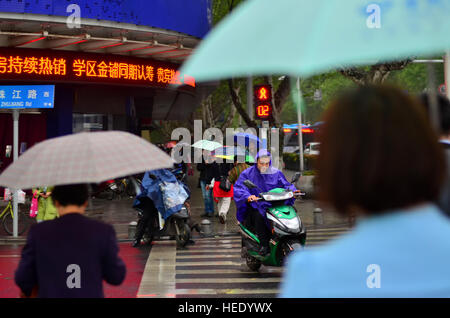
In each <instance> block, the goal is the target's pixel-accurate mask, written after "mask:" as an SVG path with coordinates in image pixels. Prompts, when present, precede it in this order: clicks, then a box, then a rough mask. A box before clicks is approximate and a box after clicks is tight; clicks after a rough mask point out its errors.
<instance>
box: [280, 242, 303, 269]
mask: <svg viewBox="0 0 450 318" xmlns="http://www.w3.org/2000/svg"><path fill="white" fill-rule="evenodd" d="M301 249H303V246H302V244H300V242H299V241H287V242H283V243H281V245H280V249H279V253H278V259H279V263H280V264H281V265H283V264H284V262H285V261H286V258H287V257H288V255H289V254H291V253H292V252H294V251H298V250H301Z"/></svg>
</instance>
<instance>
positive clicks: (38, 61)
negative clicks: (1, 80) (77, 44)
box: [0, 56, 66, 75]
mask: <svg viewBox="0 0 450 318" xmlns="http://www.w3.org/2000/svg"><path fill="white" fill-rule="evenodd" d="M2 73H15V74H22V73H23V74H44V75H66V60H65V59H63V58H61V59H56V58H53V59H50V58H48V57H46V58H44V57H41V58H37V57H25V58H22V57H21V56H9V57H6V56H0V74H2Z"/></svg>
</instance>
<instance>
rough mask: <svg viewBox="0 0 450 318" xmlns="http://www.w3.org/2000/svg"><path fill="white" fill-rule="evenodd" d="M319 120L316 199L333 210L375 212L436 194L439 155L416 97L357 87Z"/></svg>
mask: <svg viewBox="0 0 450 318" xmlns="http://www.w3.org/2000/svg"><path fill="white" fill-rule="evenodd" d="M324 121H325V124H324V125H323V129H322V132H321V135H320V142H321V149H320V155H319V158H318V160H317V168H318V185H319V189H318V190H319V198H320V199H322V200H323V201H325V202H328V203H331V204H332V205H333V206H334V207H335V208H336V209H337V210H338V211H339V212H341V213H348V212H350V211H349V209H351V208H353V207H356V208H362V209H363V210H364V211H366V212H368V213H372V214H375V213H379V212H383V211H387V210H390V209H397V208H403V207H407V206H410V205H413V204H417V203H421V202H425V201H434V200H435V199H436V198H437V197H438V196H439V191H440V186H441V184H442V182H443V178H444V176H445V161H444V154H443V151H442V149H441V148H440V147H439V145H438V143H437V135H436V134H435V133H434V131H433V129H432V127H431V125H430V123H429V121H428V120H427V116H426V113H425V110H424V107H423V106H422V105H420V103H418V101H417V99H415V98H412V97H410V96H409V95H407V94H406V93H404V92H402V91H401V90H400V89H397V88H394V87H388V86H366V87H358V88H357V89H354V90H351V91H347V92H345V93H344V94H342V95H341V96H340V97H338V98H337V99H335V100H334V101H333V102H332V103H331V105H330V107H329V109H328V110H327V111H326V112H325V114H324Z"/></svg>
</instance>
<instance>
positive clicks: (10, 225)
mask: <svg viewBox="0 0 450 318" xmlns="http://www.w3.org/2000/svg"><path fill="white" fill-rule="evenodd" d="M2 199H3V198H2ZM18 214H19V222H18V229H17V230H18V235H21V234H23V233H24V232H25V231H26V230H27V229H28V227H29V226H30V225H31V224H32V223H33V222H34V220H35V219H33V218H30V205H29V204H21V203H19V205H18ZM0 220H1V223H2V226H3V229H4V230H5V232H6V233H8V234H9V235H13V231H14V212H13V205H12V201H11V200H9V201H8V204H7V205H6V207H5V208H4V209H3V211H2V212H1V213H0Z"/></svg>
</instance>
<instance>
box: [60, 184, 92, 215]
mask: <svg viewBox="0 0 450 318" xmlns="http://www.w3.org/2000/svg"><path fill="white" fill-rule="evenodd" d="M88 196H89V189H88V186H87V184H69V185H59V186H55V188H54V189H53V191H52V199H53V201H54V202H55V206H56V208H57V209H58V213H59V214H60V215H61V214H65V213H64V212H65V210H68V211H69V210H74V211H75V210H79V211H80V212H84V209H85V208H86V207H87V204H88ZM61 212H63V213H61ZM69 212H71V211H69Z"/></svg>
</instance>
